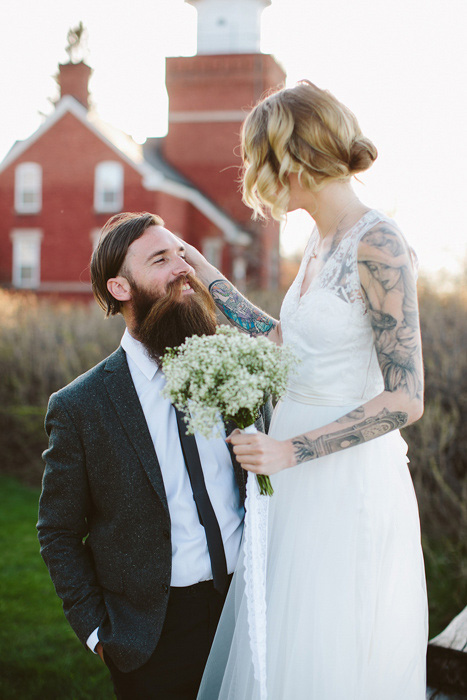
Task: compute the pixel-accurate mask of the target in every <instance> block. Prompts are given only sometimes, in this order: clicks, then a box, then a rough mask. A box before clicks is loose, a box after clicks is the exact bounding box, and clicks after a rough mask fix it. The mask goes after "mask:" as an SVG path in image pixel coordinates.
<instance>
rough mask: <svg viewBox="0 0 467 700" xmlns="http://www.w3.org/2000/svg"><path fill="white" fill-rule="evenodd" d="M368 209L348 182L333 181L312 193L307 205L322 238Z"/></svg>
mask: <svg viewBox="0 0 467 700" xmlns="http://www.w3.org/2000/svg"><path fill="white" fill-rule="evenodd" d="M367 209H368V207H366V206H365V205H364V204H362V202H361V201H360V200H359V199H358V197H357V195H356V194H355V192H354V191H353V189H352V186H351V185H350V183H348V182H345V183H343V182H331V183H329V184H328V185H326V186H325V187H323V189H322V190H320V191H319V192H314V193H311V196H310V202H309V207H308V206H307V207H306V210H307V211H308V213H309V214H310V216H311V217H312V218H313V219H314V221H315V223H316V226H317V228H318V232H319V235H320V236H321V238H325V237H326V236H327V235H328V234H329V233H332V232H333V231H334V230H336V228H337V227H338V226H339V224H341V223H342V222H343V221H347V220H348V221H351V220H353V219H354V218H355V217H356V216H357V217H358V216H361V215H362V214H363V213H364V211H366V210H367Z"/></svg>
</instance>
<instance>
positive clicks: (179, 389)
mask: <svg viewBox="0 0 467 700" xmlns="http://www.w3.org/2000/svg"><path fill="white" fill-rule="evenodd" d="M295 362H296V358H295V356H294V355H293V353H292V351H291V350H290V349H289V348H287V347H284V346H278V345H275V344H274V343H273V342H271V341H270V340H268V339H267V338H265V337H258V338H252V337H250V336H248V335H245V334H244V333H241V332H240V331H238V330H236V329H235V328H232V327H230V326H220V327H219V328H217V329H216V333H215V334H214V335H202V336H196V335H195V336H192V337H191V338H187V340H186V341H185V342H184V343H183V345H181V346H179V347H178V348H172V349H169V350H167V353H166V354H165V355H164V357H163V360H162V369H163V371H164V374H165V378H166V381H167V384H166V386H165V388H164V392H163V393H164V396H166V397H167V398H169V399H170V400H171V401H172V403H173V404H174V405H175V406H176V407H177V408H178V409H179V410H180V411H183V413H184V414H185V415H184V420H185V423H186V424H187V432H188V433H190V434H194V433H195V432H199V433H201V434H202V435H204V436H205V437H207V438H209V437H211V436H212V435H213V434H214V430H215V428H216V426H217V425H218V424H219V420H220V417H221V416H222V417H223V418H224V419H225V420H231V421H233V422H234V423H235V424H236V425H237V426H238V427H239V428H240V429H245V428H249V427H250V426H254V422H255V420H256V418H257V417H258V415H259V409H260V407H261V406H262V405H263V404H264V402H265V401H266V399H267V398H268V396H269V395H272V396H274V397H277V398H278V397H280V396H282V394H284V393H285V390H286V387H287V379H288V376H289V373H290V370H291V369H292V367H293V365H294V364H295ZM251 432H254V429H253V431H251ZM257 479H258V485H259V488H260V493H261V494H262V495H266V494H268V495H272V493H273V489H272V486H271V482H270V479H269V477H268V476H264V475H258V476H257Z"/></svg>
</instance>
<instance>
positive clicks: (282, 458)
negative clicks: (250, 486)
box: [227, 430, 295, 474]
mask: <svg viewBox="0 0 467 700" xmlns="http://www.w3.org/2000/svg"><path fill="white" fill-rule="evenodd" d="M227 442H229V443H230V444H231V445H232V446H233V451H234V453H235V457H236V458H237V462H239V463H240V465H241V466H242V467H243V469H246V470H247V471H249V472H254V473H255V474H276V473H277V472H280V471H282V470H283V469H288V468H289V467H293V466H294V464H295V457H294V450H293V446H292V443H291V442H290V440H274V439H273V438H271V437H269V436H268V435H264V433H254V434H250V433H242V432H241V431H240V430H234V431H233V433H231V434H230V435H229V437H228V438H227Z"/></svg>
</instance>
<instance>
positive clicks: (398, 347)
mask: <svg viewBox="0 0 467 700" xmlns="http://www.w3.org/2000/svg"><path fill="white" fill-rule="evenodd" d="M358 265H359V273H360V281H361V286H362V293H363V296H364V298H365V302H366V307H367V312H368V314H369V318H370V321H371V326H372V329H373V337H374V345H375V351H376V354H377V357H378V362H379V366H380V368H381V373H382V376H383V380H384V391H383V392H382V393H381V394H380V395H379V396H377V397H375V398H374V399H372V400H370V401H368V402H367V403H365V404H364V405H363V406H360V407H358V408H356V409H355V410H353V411H351V412H350V413H348V414H346V415H345V416H343V417H342V418H339V419H338V420H337V421H335V422H334V423H331V424H330V425H327V426H324V427H323V428H320V429H318V430H313V431H311V432H309V433H306V434H304V435H300V436H298V437H296V438H293V439H292V441H291V442H292V447H293V453H294V457H293V461H294V463H295V464H300V463H302V462H305V461H308V460H310V459H317V458H318V457H323V456H325V455H328V454H331V453H333V452H337V451H340V450H344V449H346V448H348V447H352V446H354V445H360V444H362V443H363V442H367V441H368V440H372V439H373V438H375V437H379V436H381V435H384V434H386V433H388V432H390V431H392V430H396V429H399V428H402V427H403V426H405V425H408V424H409V423H412V422H414V421H415V420H418V418H420V416H421V415H422V413H423V365H422V354H421V340H420V327H419V319H418V306H417V293H416V284H415V275H414V271H413V265H412V260H411V254H410V251H409V250H408V248H407V244H406V243H405V241H404V239H403V238H402V236H401V235H400V233H399V232H398V231H397V229H396V228H393V227H392V226H390V225H389V224H385V223H382V224H379V225H377V226H376V227H374V228H373V229H372V230H371V231H369V232H368V233H367V234H365V235H364V236H363V238H362V241H361V243H360V246H359V255H358Z"/></svg>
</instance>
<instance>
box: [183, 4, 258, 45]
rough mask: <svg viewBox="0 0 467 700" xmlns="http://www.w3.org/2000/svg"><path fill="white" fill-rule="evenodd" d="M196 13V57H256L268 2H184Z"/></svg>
mask: <svg viewBox="0 0 467 700" xmlns="http://www.w3.org/2000/svg"><path fill="white" fill-rule="evenodd" d="M186 1H187V2H188V3H189V4H190V5H194V6H195V7H196V9H197V11H198V54H226V53H230V54H239V53H259V45H260V36H261V15H262V13H263V10H264V9H265V7H267V6H268V5H270V4H271V0H186Z"/></svg>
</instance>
